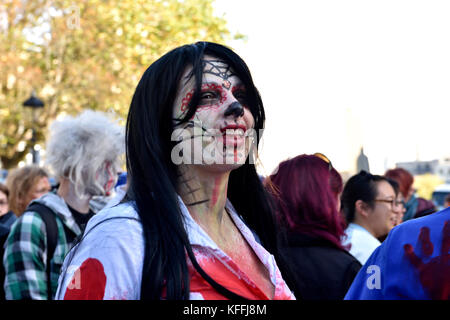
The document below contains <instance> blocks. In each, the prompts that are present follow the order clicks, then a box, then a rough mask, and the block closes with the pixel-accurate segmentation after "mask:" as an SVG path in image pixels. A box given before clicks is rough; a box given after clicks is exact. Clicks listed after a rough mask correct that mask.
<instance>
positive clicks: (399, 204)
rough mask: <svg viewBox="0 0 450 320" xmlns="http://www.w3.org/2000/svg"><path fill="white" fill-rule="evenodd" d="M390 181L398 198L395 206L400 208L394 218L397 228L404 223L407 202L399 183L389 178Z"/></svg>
mask: <svg viewBox="0 0 450 320" xmlns="http://www.w3.org/2000/svg"><path fill="white" fill-rule="evenodd" d="M388 181H389V183H390V184H391V186H392V188H394V191H395V195H396V197H397V198H396V201H395V204H396V206H397V207H398V210H396V211H395V213H396V214H395V215H394V216H393V221H394V227H395V226H398V225H399V224H400V223H402V222H403V216H404V214H405V212H406V208H405V200H404V198H403V195H402V193H401V192H400V186H399V184H398V183H397V181H395V180H392V179H389V178H388Z"/></svg>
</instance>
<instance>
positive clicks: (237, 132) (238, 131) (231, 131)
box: [223, 129, 244, 136]
mask: <svg viewBox="0 0 450 320" xmlns="http://www.w3.org/2000/svg"><path fill="white" fill-rule="evenodd" d="M223 134H224V135H225V134H226V135H235V136H243V135H244V130H243V129H226V130H225V131H224V132H223Z"/></svg>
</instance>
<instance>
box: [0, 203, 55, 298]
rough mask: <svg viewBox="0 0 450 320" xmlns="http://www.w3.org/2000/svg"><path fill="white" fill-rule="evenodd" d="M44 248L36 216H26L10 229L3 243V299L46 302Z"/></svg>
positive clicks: (42, 233)
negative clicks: (4, 297) (4, 245)
mask: <svg viewBox="0 0 450 320" xmlns="http://www.w3.org/2000/svg"><path fill="white" fill-rule="evenodd" d="M45 247H46V231H45V224H44V222H43V221H42V219H41V217H40V216H39V215H38V214H36V213H33V212H27V213H25V214H24V215H23V216H21V217H20V218H19V219H18V221H17V222H16V223H15V224H14V225H13V226H12V228H11V231H10V233H9V236H8V239H7V241H6V248H5V253H4V256H3V264H4V267H5V275H6V276H5V284H4V288H5V296H6V299H8V300H21V299H36V300H45V299H47V276H46V272H45V270H46V260H45V257H46V249H45Z"/></svg>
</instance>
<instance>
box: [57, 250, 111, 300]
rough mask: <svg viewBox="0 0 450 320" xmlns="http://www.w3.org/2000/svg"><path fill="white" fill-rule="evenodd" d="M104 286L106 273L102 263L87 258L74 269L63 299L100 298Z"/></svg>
mask: <svg viewBox="0 0 450 320" xmlns="http://www.w3.org/2000/svg"><path fill="white" fill-rule="evenodd" d="M105 287H106V275H105V271H104V268H103V265H102V263H101V262H100V261H99V260H97V259H93V258H89V259H87V260H85V261H84V262H83V264H82V265H81V266H80V268H79V269H78V270H77V271H75V273H74V275H73V277H72V280H71V281H70V284H69V286H68V287H67V290H66V294H65V295H64V300H102V299H103V297H104V295H105Z"/></svg>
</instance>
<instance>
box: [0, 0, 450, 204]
mask: <svg viewBox="0 0 450 320" xmlns="http://www.w3.org/2000/svg"><path fill="white" fill-rule="evenodd" d="M449 16H450V2H449V1H436V0H427V1H424V0H408V1H406V0H389V1H386V0H379V1H367V0H334V1H333V0H315V1H304V0H297V1H293V0H278V1H268V0H240V1H239V0H215V1H210V0H184V1H181V0H179V1H177V0H168V1H163V0H161V1H157V0H145V1H143V0H142V1H141V0H138V1H131V0H122V1H103V0H80V1H63V0H54V1H46V0H39V1H19V0H7V1H2V4H0V31H1V32H0V120H1V123H0V125H1V126H0V144H1V146H2V147H1V150H0V160H1V163H2V166H3V168H4V169H9V168H12V167H14V166H20V165H23V164H25V163H30V162H31V161H32V159H31V155H30V153H29V150H30V148H31V147H32V132H33V129H34V130H35V139H36V140H37V148H38V149H40V159H39V160H40V161H43V160H45V149H44V148H45V138H46V131H47V129H48V125H49V124H50V123H51V121H52V120H54V119H55V118H57V117H61V116H63V115H65V114H74V113H77V112H79V111H80V110H82V109H85V108H92V109H98V110H103V111H108V112H111V113H114V114H116V115H117V116H118V117H120V118H122V119H125V118H126V112H127V109H128V106H129V102H130V100H131V96H132V93H133V90H134V88H135V86H136V84H137V82H138V80H139V78H140V76H141V75H142V73H143V71H144V70H145V68H146V67H147V66H148V65H149V64H150V63H151V62H152V61H154V59H156V58H157V57H158V56H160V55H161V54H163V53H164V52H167V51H168V50H169V49H171V48H173V47H175V46H177V45H180V44H183V43H190V42H194V41H197V40H210V41H217V42H220V43H223V44H226V45H229V46H230V47H232V48H233V49H235V51H236V52H237V53H238V54H239V55H241V56H242V57H243V58H244V60H245V61H246V62H247V64H248V65H249V67H250V70H251V71H252V74H253V77H254V81H255V84H256V86H257V87H258V89H259V91H260V93H261V96H262V98H263V101H264V104H265V109H266V116H267V121H266V130H265V132H264V136H263V140H262V143H261V145H260V149H259V151H260V160H261V161H260V165H259V166H258V171H259V172H260V173H261V174H263V175H267V174H269V173H270V172H272V171H273V170H274V169H275V168H276V166H277V165H278V163H279V162H280V161H282V160H285V159H287V158H289V157H293V156H296V155H298V154H301V153H314V152H321V153H324V154H325V155H326V156H327V157H328V158H330V159H331V161H332V163H333V166H334V167H335V168H336V169H337V170H338V171H339V172H341V174H342V175H343V176H344V178H348V177H349V176H350V175H352V174H354V173H355V172H356V170H357V166H356V161H357V157H358V155H359V154H360V152H361V149H363V151H364V154H365V155H366V156H367V157H368V160H369V166H370V171H371V172H372V173H376V174H383V173H384V172H385V171H386V170H387V169H389V168H393V167H396V166H406V167H408V169H410V170H412V171H413V173H415V174H416V187H417V188H418V189H419V192H420V194H421V195H422V196H425V197H427V198H429V197H430V196H431V192H432V190H433V188H434V187H435V186H436V185H438V184H441V183H443V182H445V181H446V180H447V179H450V146H449V143H448V141H447V140H448V139H449V137H450V134H449V133H448V131H449V130H448V126H447V123H448V119H450V108H449V106H450V90H449V87H450V86H449V85H450V60H449V59H448V57H449V56H450V42H449V41H448V39H449V33H450V19H448V17H449ZM32 90H35V92H36V95H37V96H38V97H39V98H40V99H42V101H43V102H44V103H45V106H44V108H39V110H36V111H33V112H34V113H35V114H34V118H33V115H32V112H30V110H28V109H27V108H26V107H24V106H23V101H24V100H26V99H27V98H28V97H29V95H30V93H31V92H32ZM402 164H403V165H402ZM420 165H423V166H425V169H423V168H422V170H420ZM427 165H428V167H427ZM427 168H428V169H427ZM416 169H417V170H416Z"/></svg>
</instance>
